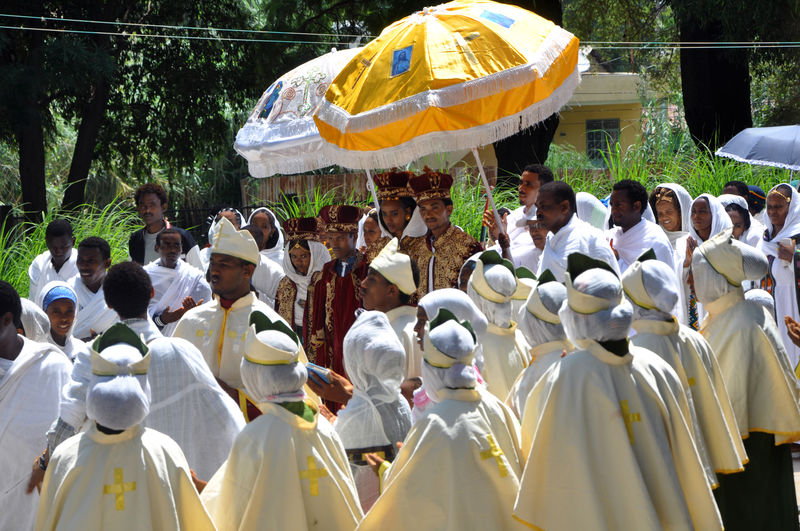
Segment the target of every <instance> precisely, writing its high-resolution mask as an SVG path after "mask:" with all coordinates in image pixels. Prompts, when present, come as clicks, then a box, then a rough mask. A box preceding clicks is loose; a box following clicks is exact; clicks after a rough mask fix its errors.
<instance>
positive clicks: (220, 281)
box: [208, 253, 255, 299]
mask: <svg viewBox="0 0 800 531" xmlns="http://www.w3.org/2000/svg"><path fill="white" fill-rule="evenodd" d="M254 269H255V266H254V265H253V264H246V263H244V262H242V260H240V259H239V258H236V257H233V256H228V255H227V254H219V253H214V254H212V255H211V262H210V263H209V265H208V274H209V280H210V284H211V291H213V292H214V293H215V294H216V295H219V296H220V297H222V298H223V299H235V298H238V297H240V296H241V295H242V293H243V292H244V291H245V290H247V289H248V288H249V286H250V278H251V277H252V275H253V270H254Z"/></svg>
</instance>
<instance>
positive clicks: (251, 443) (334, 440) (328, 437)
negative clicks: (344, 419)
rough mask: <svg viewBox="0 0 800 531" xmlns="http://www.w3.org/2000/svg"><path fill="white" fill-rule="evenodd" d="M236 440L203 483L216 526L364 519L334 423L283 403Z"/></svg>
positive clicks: (321, 524) (340, 524)
mask: <svg viewBox="0 0 800 531" xmlns="http://www.w3.org/2000/svg"><path fill="white" fill-rule="evenodd" d="M259 407H260V408H261V410H262V412H263V414H262V415H261V416H260V417H258V418H257V419H255V420H254V421H253V422H251V423H250V424H248V425H247V426H246V427H245V428H244V429H243V430H242V432H241V433H240V434H239V436H238V437H237V438H236V441H235V442H234V445H233V449H232V450H231V454H230V456H229V457H228V460H227V461H226V462H225V463H224V464H223V465H222V467H220V469H219V470H218V471H217V473H216V474H214V476H213V477H212V478H211V480H210V481H209V482H208V485H207V486H206V488H205V489H204V490H203V494H202V498H203V501H204V502H205V504H206V507H207V508H208V511H209V513H211V516H212V518H213V519H214V523H215V524H216V526H217V529H219V530H220V531H228V530H234V529H238V530H247V529H253V530H256V529H275V530H290V529H319V530H325V529H330V530H343V529H355V527H356V525H357V524H358V521H359V520H360V519H361V516H362V513H361V506H360V504H359V501H358V494H357V493H356V489H355V485H354V483H353V476H352V474H351V473H350V465H349V463H348V461H347V455H346V454H345V451H344V447H343V446H342V443H341V441H340V440H339V437H338V436H337V435H336V432H335V431H334V429H333V427H332V426H331V425H330V423H329V422H328V421H327V420H325V419H324V418H322V417H321V416H320V415H319V413H317V414H315V416H314V422H308V421H306V420H304V419H302V418H300V417H299V416H297V415H295V414H294V413H292V412H291V411H289V410H287V409H285V408H283V407H281V406H279V405H277V404H259Z"/></svg>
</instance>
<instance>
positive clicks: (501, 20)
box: [481, 9, 516, 28]
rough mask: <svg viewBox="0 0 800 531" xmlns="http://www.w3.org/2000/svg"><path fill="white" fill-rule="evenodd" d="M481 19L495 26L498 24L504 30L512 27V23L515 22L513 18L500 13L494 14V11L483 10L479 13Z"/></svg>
mask: <svg viewBox="0 0 800 531" xmlns="http://www.w3.org/2000/svg"><path fill="white" fill-rule="evenodd" d="M481 18H485V19H486V20H490V21H492V22H494V23H495V24H500V25H501V26H503V27H504V28H510V27H511V26H513V25H514V22H516V21H515V20H514V19H513V18H510V17H507V16H505V15H501V14H500V13H495V12H494V11H489V10H487V9H484V10H483V13H481Z"/></svg>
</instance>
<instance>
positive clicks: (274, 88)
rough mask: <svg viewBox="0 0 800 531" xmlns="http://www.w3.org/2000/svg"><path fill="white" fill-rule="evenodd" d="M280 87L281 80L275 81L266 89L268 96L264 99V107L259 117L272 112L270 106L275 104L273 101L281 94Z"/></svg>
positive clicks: (266, 115)
mask: <svg viewBox="0 0 800 531" xmlns="http://www.w3.org/2000/svg"><path fill="white" fill-rule="evenodd" d="M282 88H283V81H277V82H275V83H273V84H272V85H271V86H270V87H269V88H268V89H267V94H268V96H267V98H266V100H265V101H264V109H263V110H262V111H261V113H260V114H259V116H258V117H259V118H267V117H269V113H271V112H272V107H273V106H274V105H275V102H276V101H278V97H279V96H280V95H281V89H282Z"/></svg>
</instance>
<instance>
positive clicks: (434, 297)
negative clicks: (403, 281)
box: [418, 288, 489, 341]
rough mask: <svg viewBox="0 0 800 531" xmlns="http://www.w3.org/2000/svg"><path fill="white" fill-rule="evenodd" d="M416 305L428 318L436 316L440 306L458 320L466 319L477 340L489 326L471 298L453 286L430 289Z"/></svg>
mask: <svg viewBox="0 0 800 531" xmlns="http://www.w3.org/2000/svg"><path fill="white" fill-rule="evenodd" d="M418 305H419V307H420V308H422V309H423V310H424V311H425V315H427V316H428V320H431V319H433V318H434V317H436V314H437V313H439V310H441V309H442V308H446V309H448V310H450V311H451V312H453V315H455V316H456V318H457V319H458V320H459V321H467V322H468V323H469V324H470V326H472V329H473V330H474V331H475V335H477V336H478V340H479V341H480V338H481V337H482V336H483V335H484V334H486V329H487V328H488V326H489V321H488V320H487V319H486V316H485V315H483V313H481V311H480V310H479V309H478V307H477V306H475V303H474V302H472V299H470V298H469V296H468V295H467V294H466V293H464V292H463V291H461V290H458V289H455V288H444V289H437V290H435V291H431V292H430V293H428V294H427V295H425V296H423V297H422V298H421V299H420V300H419V304H418Z"/></svg>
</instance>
